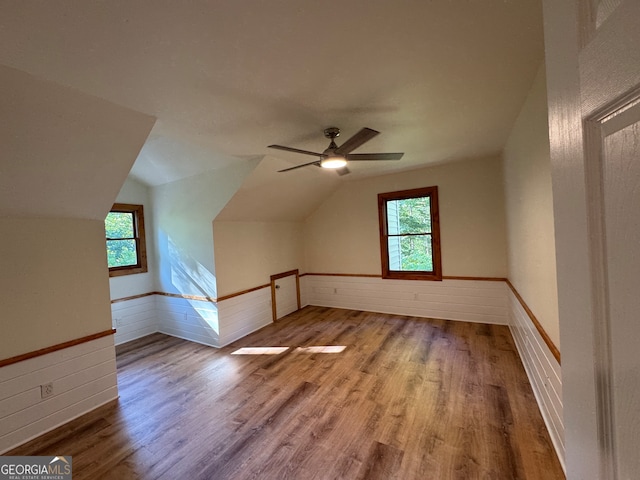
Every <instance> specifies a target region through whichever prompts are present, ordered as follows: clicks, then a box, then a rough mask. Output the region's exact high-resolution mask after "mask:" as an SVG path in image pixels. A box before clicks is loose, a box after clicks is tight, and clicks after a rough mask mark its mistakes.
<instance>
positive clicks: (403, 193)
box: [378, 186, 442, 281]
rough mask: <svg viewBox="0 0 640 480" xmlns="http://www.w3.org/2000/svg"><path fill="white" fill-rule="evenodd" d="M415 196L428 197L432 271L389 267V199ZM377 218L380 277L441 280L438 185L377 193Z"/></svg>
mask: <svg viewBox="0 0 640 480" xmlns="http://www.w3.org/2000/svg"><path fill="white" fill-rule="evenodd" d="M415 197H430V208H431V241H432V259H433V272H417V271H398V270H390V269H389V251H388V242H387V209H386V204H387V202H388V201H390V200H404V199H407V198H415ZM378 220H379V226H380V259H381V264H382V278H390V279H399V280H435V281H441V280H442V259H441V254H440V214H439V210H438V187H437V186H433V187H423V188H414V189H411V190H400V191H397V192H387V193H379V194H378Z"/></svg>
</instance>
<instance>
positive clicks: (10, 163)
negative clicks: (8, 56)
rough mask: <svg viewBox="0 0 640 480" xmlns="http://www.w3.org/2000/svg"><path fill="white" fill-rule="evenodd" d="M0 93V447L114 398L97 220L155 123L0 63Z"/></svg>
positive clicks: (102, 238)
mask: <svg viewBox="0 0 640 480" xmlns="http://www.w3.org/2000/svg"><path fill="white" fill-rule="evenodd" d="M0 88H1V89H2V92H3V94H2V95H0V145H2V148H3V150H2V163H1V164H0V239H1V240H0V305H2V322H1V323H0V328H1V334H0V360H6V361H7V362H6V363H7V364H6V365H5V366H3V367H1V368H0V392H1V393H0V435H1V437H0V452H2V451H4V450H6V449H7V448H9V447H11V446H14V445H17V444H19V443H22V442H25V441H27V440H28V439H29V438H31V437H33V436H36V435H38V434H41V433H43V432H44V431H46V430H49V429H51V428H54V427H55V426H57V425H60V424H63V423H65V422H67V421H69V420H70V419H72V418H74V417H75V416H78V415H81V414H82V413H85V412H87V411H88V410H91V409H92V408H95V407H96V406H98V405H100V404H102V403H105V402H107V401H109V400H112V399H114V398H116V397H117V382H116V375H115V356H114V355H115V350H114V346H113V345H114V343H113V335H112V334H111V315H110V302H109V280H108V278H109V277H108V271H107V259H106V252H105V236H104V218H105V216H106V215H107V212H108V211H109V209H110V207H111V205H112V204H113V203H114V201H115V199H116V196H117V194H118V190H119V189H120V187H121V186H122V183H123V182H124V180H125V178H126V176H127V173H128V172H129V169H130V168H131V165H132V164H133V162H134V161H135V159H136V156H137V155H138V152H139V151H140V148H141V147H142V145H143V144H144V142H145V139H146V138H147V135H148V134H149V131H150V130H151V128H152V126H153V124H154V121H155V120H154V118H153V117H150V116H148V115H144V114H141V113H139V112H135V111H132V110H129V109H126V108H123V107H120V106H118V105H114V104H112V103H109V102H107V101H105V100H102V99H99V98H96V97H92V96H90V95H85V94H82V93H79V92H77V91H75V90H73V89H71V88H67V87H63V86H61V85H56V84H54V83H52V82H47V81H44V80H41V79H38V78H36V77H33V76H31V75H28V74H26V73H24V72H20V71H18V70H15V69H10V68H7V67H3V66H0ZM101 334H104V335H106V336H103V337H101V338H99V339H97V340H96V339H94V336H95V335H101ZM67 342H70V343H67ZM74 342H81V343H80V344H77V345H74V346H70V345H71V343H74ZM52 347H55V348H59V349H58V350H56V351H54V352H51V353H47V354H43V352H42V351H40V350H42V349H46V350H45V351H49V350H51V348H52ZM39 351H40V352H39ZM94 352H95V354H94ZM35 354H38V356H35V357H31V358H28V359H25V357H26V356H30V355H35ZM49 382H52V383H53V391H54V394H53V396H52V397H50V398H47V399H43V398H41V395H40V385H42V384H44V383H49Z"/></svg>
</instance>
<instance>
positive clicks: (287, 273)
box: [271, 268, 302, 322]
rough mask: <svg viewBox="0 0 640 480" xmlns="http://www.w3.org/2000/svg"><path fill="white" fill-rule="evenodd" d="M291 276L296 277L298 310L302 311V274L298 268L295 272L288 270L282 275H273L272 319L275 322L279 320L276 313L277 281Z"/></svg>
mask: <svg viewBox="0 0 640 480" xmlns="http://www.w3.org/2000/svg"><path fill="white" fill-rule="evenodd" d="M291 275H295V276H296V300H297V301H298V310H300V308H302V307H301V303H300V272H299V271H298V269H297V268H296V269H295V270H288V271H286V272H282V273H276V274H275V275H271V318H272V319H273V321H274V322H275V321H276V320H278V318H277V316H278V314H277V311H276V280H279V279H281V278H285V277H289V276H291Z"/></svg>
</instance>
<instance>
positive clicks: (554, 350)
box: [505, 279, 562, 365]
mask: <svg viewBox="0 0 640 480" xmlns="http://www.w3.org/2000/svg"><path fill="white" fill-rule="evenodd" d="M505 282H506V283H507V285H508V286H509V288H510V289H511V291H512V292H513V294H514V295H515V296H516V298H517V299H518V301H519V302H520V305H522V308H524V311H525V312H527V315H528V316H529V318H530V319H531V323H533V325H534V326H535V327H536V330H538V333H539V334H540V336H541V337H542V339H543V340H544V343H546V344H547V347H548V348H549V350H550V351H551V354H552V355H553V357H554V358H555V359H556V360H557V361H558V363H559V364H560V365H562V363H561V361H560V350H558V347H556V346H555V344H554V343H553V341H552V340H551V338H550V337H549V335H548V334H547V332H546V331H545V330H544V328H543V327H542V325H541V324H540V322H539V321H538V319H537V318H536V316H535V315H534V314H533V312H532V311H531V309H530V308H529V307H528V306H527V304H526V303H525V301H524V299H523V298H522V297H521V296H520V294H519V293H518V291H517V290H516V288H515V287H514V286H513V284H512V283H511V282H510V281H509V279H505Z"/></svg>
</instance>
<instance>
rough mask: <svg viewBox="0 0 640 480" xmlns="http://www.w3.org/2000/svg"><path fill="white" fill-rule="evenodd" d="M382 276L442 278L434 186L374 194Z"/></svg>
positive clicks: (436, 198) (436, 201) (421, 278)
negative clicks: (376, 197) (376, 199)
mask: <svg viewBox="0 0 640 480" xmlns="http://www.w3.org/2000/svg"><path fill="white" fill-rule="evenodd" d="M378 214H379V218H380V251H381V258H382V278H400V279H407V280H442V266H441V263H440V225H439V222H438V187H425V188H416V189H414V190H403V191H400V192H390V193H380V194H378Z"/></svg>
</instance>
